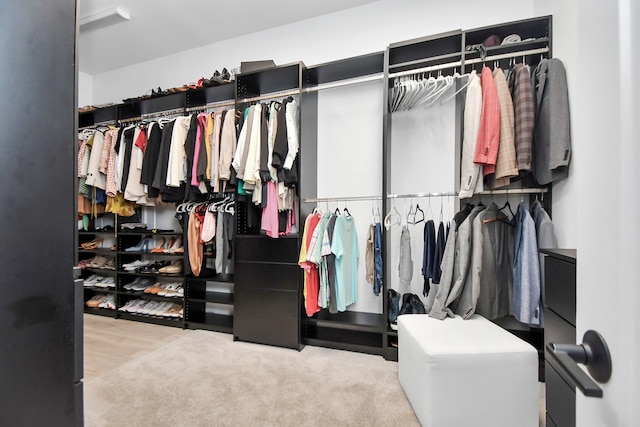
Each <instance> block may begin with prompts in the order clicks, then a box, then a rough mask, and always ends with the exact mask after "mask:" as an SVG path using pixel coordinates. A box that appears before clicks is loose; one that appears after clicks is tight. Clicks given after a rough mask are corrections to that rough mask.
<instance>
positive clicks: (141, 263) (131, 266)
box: [122, 259, 151, 272]
mask: <svg viewBox="0 0 640 427" xmlns="http://www.w3.org/2000/svg"><path fill="white" fill-rule="evenodd" d="M150 264H151V261H149V260H146V259H145V260H142V259H137V260H135V261H133V262H129V263H127V264H122V268H124V271H131V272H133V271H136V269H137V268H140V267H146V266H147V265H150Z"/></svg>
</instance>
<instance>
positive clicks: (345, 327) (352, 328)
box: [304, 310, 384, 355]
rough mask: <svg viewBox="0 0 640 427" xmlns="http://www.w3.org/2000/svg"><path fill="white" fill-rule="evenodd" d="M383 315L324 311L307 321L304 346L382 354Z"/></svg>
mask: <svg viewBox="0 0 640 427" xmlns="http://www.w3.org/2000/svg"><path fill="white" fill-rule="evenodd" d="M383 331H384V317H383V315H382V314H376V313H363V312H357V311H345V312H341V313H335V314H331V313H329V312H328V311H327V310H322V311H320V312H318V313H316V314H315V315H313V317H309V318H306V319H304V343H305V344H308V345H316V346H321V347H329V348H336V349H339V350H349V351H356V352H360V353H368V354H379V355H381V354H382V353H383V341H384V340H383Z"/></svg>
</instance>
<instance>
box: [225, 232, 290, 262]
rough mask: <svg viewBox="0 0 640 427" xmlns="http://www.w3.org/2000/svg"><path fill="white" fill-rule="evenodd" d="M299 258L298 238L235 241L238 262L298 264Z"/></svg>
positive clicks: (252, 238)
mask: <svg viewBox="0 0 640 427" xmlns="http://www.w3.org/2000/svg"><path fill="white" fill-rule="evenodd" d="M299 256H300V248H299V247H298V239H297V238H292V237H287V238H280V239H272V238H271V237H267V236H237V237H236V239H235V259H236V261H254V262H284V263H290V264H297V263H298V257H299Z"/></svg>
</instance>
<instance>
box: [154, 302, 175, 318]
mask: <svg viewBox="0 0 640 427" xmlns="http://www.w3.org/2000/svg"><path fill="white" fill-rule="evenodd" d="M170 308H171V303H170V302H163V303H160V305H159V306H158V308H157V309H155V310H154V311H153V312H152V313H149V314H151V315H153V316H164V315H165V312H166V311H167V310H169V309H170Z"/></svg>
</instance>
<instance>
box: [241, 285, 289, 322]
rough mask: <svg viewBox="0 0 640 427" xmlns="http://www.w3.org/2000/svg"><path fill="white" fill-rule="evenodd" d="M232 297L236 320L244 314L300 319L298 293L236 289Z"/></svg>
mask: <svg viewBox="0 0 640 427" xmlns="http://www.w3.org/2000/svg"><path fill="white" fill-rule="evenodd" d="M233 297H234V307H233V309H234V313H235V316H236V318H237V317H238V316H241V315H243V314H245V313H247V314H264V315H265V316H281V317H287V318H291V319H299V318H300V302H299V300H298V292H294V291H272V290H265V289H244V288H241V289H236V291H235V293H234V296H233Z"/></svg>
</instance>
